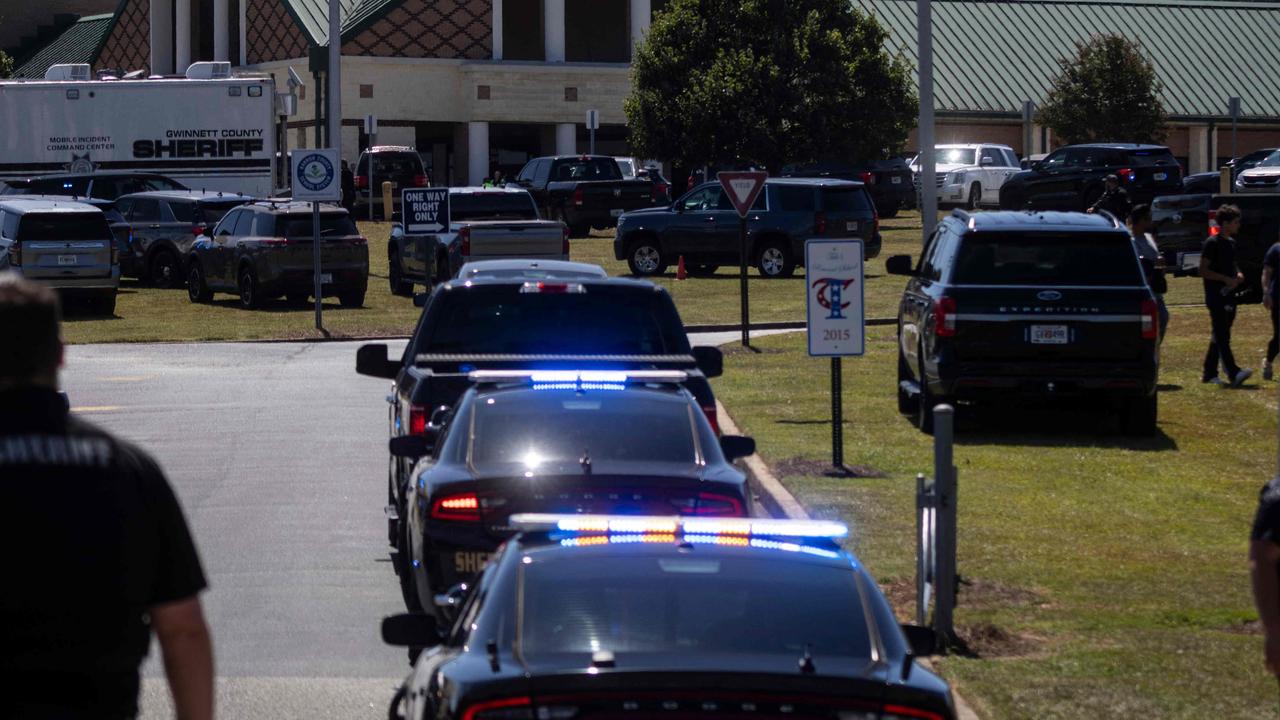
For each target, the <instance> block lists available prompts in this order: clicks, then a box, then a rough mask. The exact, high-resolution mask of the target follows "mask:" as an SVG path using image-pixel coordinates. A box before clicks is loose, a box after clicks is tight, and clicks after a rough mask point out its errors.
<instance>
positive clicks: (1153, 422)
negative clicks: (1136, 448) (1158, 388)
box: [1120, 393, 1160, 437]
mask: <svg viewBox="0 0 1280 720" xmlns="http://www.w3.org/2000/svg"><path fill="white" fill-rule="evenodd" d="M1159 398H1160V394H1159V393H1151V395H1149V396H1146V397H1141V398H1134V399H1132V400H1129V401H1128V402H1127V403H1126V405H1125V407H1124V410H1123V413H1122V414H1121V418H1120V421H1121V423H1122V429H1123V430H1124V434H1125V435H1131V436H1134V437H1150V436H1151V435H1154V434H1155V432H1156V426H1157V423H1158V420H1159V413H1160V399H1159Z"/></svg>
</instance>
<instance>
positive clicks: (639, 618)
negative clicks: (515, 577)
mask: <svg viewBox="0 0 1280 720" xmlns="http://www.w3.org/2000/svg"><path fill="white" fill-rule="evenodd" d="M524 571H525V572H524V592H523V594H522V597H523V598H524V616H523V618H521V620H522V622H521V623H520V628H521V633H522V634H521V649H522V651H523V652H524V653H525V654H526V655H529V656H533V655H538V654H543V653H586V654H588V655H590V654H591V653H594V652H597V651H601V650H607V651H610V652H614V653H648V652H652V653H691V652H693V653H725V654H747V655H775V656H781V657H785V658H788V659H794V660H795V661H798V660H799V659H800V658H801V657H802V656H803V655H804V652H805V647H806V646H808V647H809V652H810V654H811V656H812V657H813V658H814V662H815V664H816V665H817V667H818V669H819V672H821V667H822V666H821V662H822V661H821V658H823V657H827V658H831V657H843V658H866V657H869V656H870V652H871V643H870V640H869V638H868V632H867V624H866V619H865V618H864V617H863V615H862V610H861V608H862V602H861V599H860V597H859V594H858V588H857V585H856V583H855V581H854V576H853V572H852V571H851V570H849V569H848V568H841V567H833V566H830V565H822V564H817V563H810V562H803V561H792V562H788V561H786V560H781V559H774V558H769V557H755V558H751V557H740V556H726V555H720V556H716V555H712V554H707V555H705V556H701V557H700V556H699V554H698V553H697V552H696V551H694V552H692V553H689V554H688V555H686V556H680V557H673V556H670V555H660V556H652V555H639V556H636V555H618V556H613V557H582V556H580V555H578V556H575V554H572V553H571V554H566V555H563V556H559V557H557V556H551V557H544V558H540V559H539V561H538V562H535V563H532V564H530V565H527V566H525V567H524Z"/></svg>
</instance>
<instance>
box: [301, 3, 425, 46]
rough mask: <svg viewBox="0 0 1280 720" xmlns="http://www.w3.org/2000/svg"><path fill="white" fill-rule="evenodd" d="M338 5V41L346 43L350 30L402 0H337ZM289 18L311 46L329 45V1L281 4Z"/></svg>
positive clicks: (349, 36)
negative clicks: (340, 28)
mask: <svg viewBox="0 0 1280 720" xmlns="http://www.w3.org/2000/svg"><path fill="white" fill-rule="evenodd" d="M339 2H340V3H341V5H342V37H343V38H345V39H350V38H351V36H352V35H354V34H355V33H354V32H352V29H353V28H356V27H359V26H362V25H363V24H365V23H368V22H372V21H374V20H376V19H377V18H379V17H381V16H382V14H383V13H385V12H386V11H387V10H390V9H391V8H392V7H394V6H396V5H399V4H400V3H402V2H404V0H339ZM285 4H286V5H287V6H288V7H289V10H290V12H292V13H293V16H294V17H296V18H297V19H298V21H299V22H300V23H301V24H302V29H303V30H304V31H306V33H307V36H308V37H309V38H310V39H311V42H312V44H314V45H327V44H328V42H329V0H285Z"/></svg>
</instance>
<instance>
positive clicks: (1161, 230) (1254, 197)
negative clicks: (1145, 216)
mask: <svg viewBox="0 0 1280 720" xmlns="http://www.w3.org/2000/svg"><path fill="white" fill-rule="evenodd" d="M1227 203H1230V204H1232V205H1235V206H1237V207H1239V208H1240V212H1241V218H1240V232H1238V233H1236V238H1235V240H1236V264H1237V265H1239V267H1240V272H1242V273H1244V278H1245V282H1244V284H1243V285H1241V286H1240V287H1239V288H1237V289H1236V293H1235V300H1236V303H1237V304H1249V303H1257V302H1262V256H1263V255H1264V254H1266V252H1267V248H1269V247H1271V245H1272V244H1274V243H1275V242H1276V241H1278V240H1280V194H1277V193H1240V194H1234V195H1217V194H1213V195H1210V194H1195V195H1169V196H1163V197H1158V198H1156V199H1155V202H1153V203H1152V204H1151V220H1152V222H1153V223H1154V225H1155V230H1154V233H1153V234H1154V235H1155V237H1156V245H1157V246H1158V247H1159V248H1160V252H1161V254H1162V255H1163V256H1164V260H1165V266H1166V267H1167V268H1168V269H1169V270H1170V271H1171V272H1172V274H1174V275H1176V276H1187V275H1189V276H1193V277H1198V276H1199V274H1200V247H1201V245H1202V244H1203V243H1204V240H1205V238H1207V237H1208V236H1209V234H1210V233H1212V232H1214V231H1216V229H1217V228H1216V227H1215V225H1214V216H1215V214H1216V211H1217V209H1218V208H1219V207H1221V206H1222V205H1225V204H1227Z"/></svg>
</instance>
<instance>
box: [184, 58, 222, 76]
mask: <svg viewBox="0 0 1280 720" xmlns="http://www.w3.org/2000/svg"><path fill="white" fill-rule="evenodd" d="M229 77H231V63H229V62H226V61H225V60H223V61H218V62H197V63H191V66H190V67H188V68H187V79H188V80H225V79H226V78H229Z"/></svg>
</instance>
